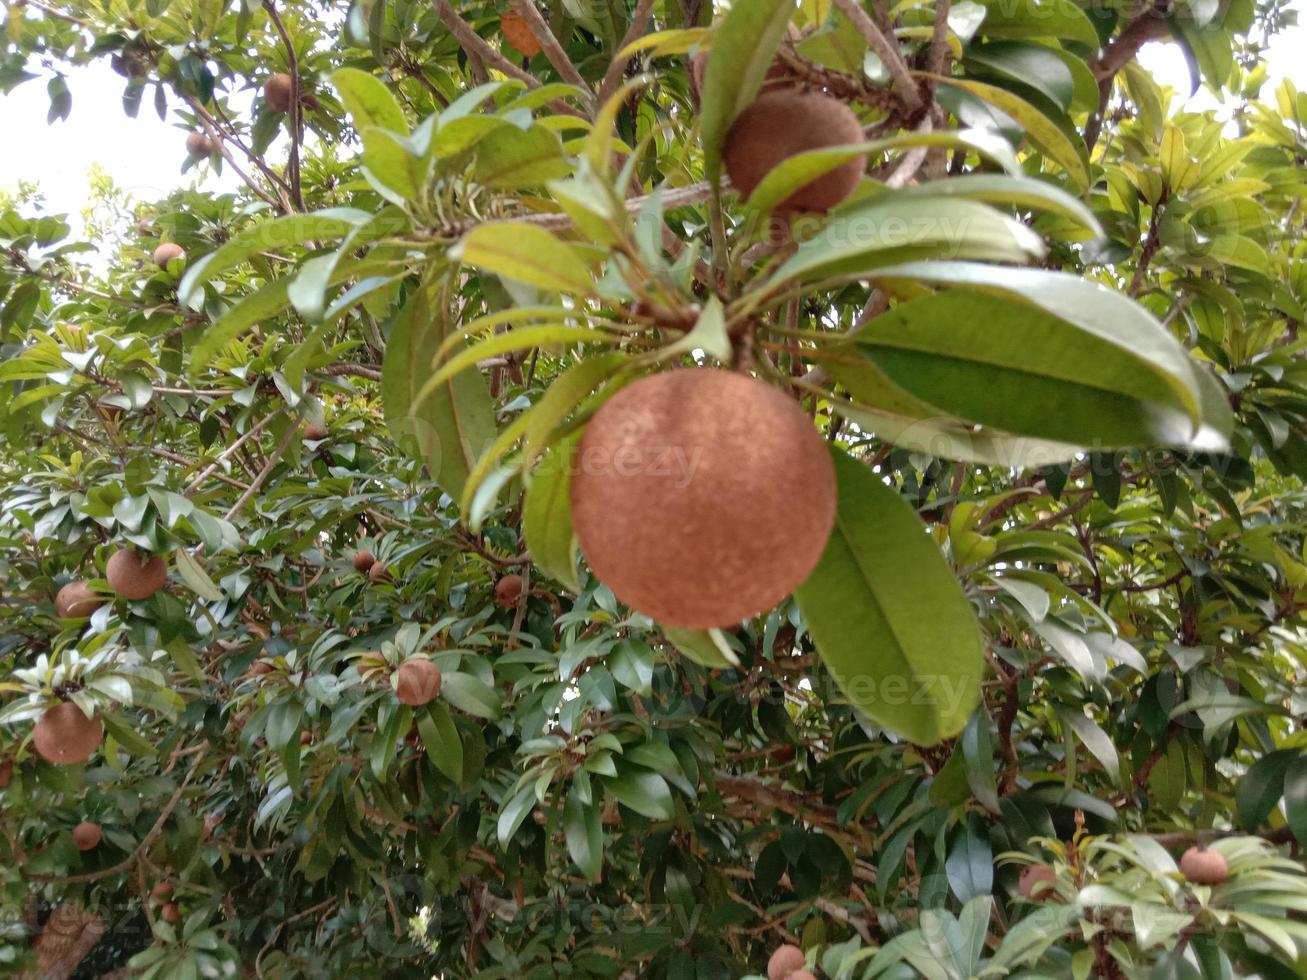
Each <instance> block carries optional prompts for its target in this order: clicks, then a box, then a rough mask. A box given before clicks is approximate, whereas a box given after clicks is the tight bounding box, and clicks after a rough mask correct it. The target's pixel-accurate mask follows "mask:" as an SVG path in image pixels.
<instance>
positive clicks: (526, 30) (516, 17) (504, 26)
mask: <svg viewBox="0 0 1307 980" xmlns="http://www.w3.org/2000/svg"><path fill="white" fill-rule="evenodd" d="M499 32H500V33H501V34H503V35H504V40H505V41H507V42H508V43H509V44H511V45H512V46H513V47H515V48H516V49H517V50H518V51H519V52H520V53H521V54H523V55H524V56H526V57H528V58H534V57H535V56H536V55H538V54H539V53H540V42H539V41H537V40H536V36H535V35H534V34H532V33H531V28H530V27H528V26H527V23H526V20H525V19H524V18H523V17H522V15H521V14H519V13H517V11H514V10H510V11H508V12H507V13H505V14H503V15H502V16H500V18H499Z"/></svg>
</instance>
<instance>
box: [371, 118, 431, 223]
mask: <svg viewBox="0 0 1307 980" xmlns="http://www.w3.org/2000/svg"><path fill="white" fill-rule="evenodd" d="M360 135H362V137H363V155H362V157H361V162H362V165H363V172H364V175H365V176H367V177H368V178H369V180H370V181H371V183H372V185H373V186H374V187H375V188H376V189H377V191H378V192H380V193H381V194H382V195H383V196H384V197H385V198H386V199H387V200H388V201H390V202H391V203H392V204H396V205H400V206H403V205H406V204H407V203H408V202H410V201H416V200H418V199H419V198H421V196H422V192H423V188H424V186H425V185H426V182H427V163H426V162H425V161H423V160H422V159H420V158H419V157H418V156H417V155H416V154H414V153H413V151H412V149H411V148H410V147H409V145H408V141H407V140H406V139H404V137H402V136H397V135H396V134H395V133H392V132H391V131H390V130H388V129H379V128H377V127H375V126H372V127H369V128H367V129H365V130H363V132H362V133H361V134H360Z"/></svg>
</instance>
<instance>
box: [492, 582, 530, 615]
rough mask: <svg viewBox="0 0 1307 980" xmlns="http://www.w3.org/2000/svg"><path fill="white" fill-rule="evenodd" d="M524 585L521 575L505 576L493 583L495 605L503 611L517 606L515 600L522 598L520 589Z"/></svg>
mask: <svg viewBox="0 0 1307 980" xmlns="http://www.w3.org/2000/svg"><path fill="white" fill-rule="evenodd" d="M525 585H526V583H525V582H524V581H522V576H521V575H517V574H512V575H505V576H504V577H503V578H501V579H500V580H499V581H498V582H496V583H495V603H496V604H497V605H500V606H503V607H504V608H505V609H511V608H513V607H514V606H516V605H517V600H518V599H520V598H521V597H522V589H523V587H524V586H525Z"/></svg>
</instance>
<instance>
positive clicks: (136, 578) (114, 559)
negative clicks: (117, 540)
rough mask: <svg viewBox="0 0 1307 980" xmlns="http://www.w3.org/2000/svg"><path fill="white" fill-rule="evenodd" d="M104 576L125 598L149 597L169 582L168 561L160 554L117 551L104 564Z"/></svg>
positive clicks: (126, 550) (129, 549) (129, 550)
mask: <svg viewBox="0 0 1307 980" xmlns="http://www.w3.org/2000/svg"><path fill="white" fill-rule="evenodd" d="M104 577H105V578H106V579H108V581H109V588H111V589H113V590H114V591H115V592H117V593H118V594H119V595H120V596H122V597H123V598H124V599H148V598H150V596H152V595H154V594H155V593H156V592H158V591H159V590H160V589H162V588H163V587H164V586H165V585H167V584H168V563H167V562H166V561H164V560H163V558H161V557H159V556H157V555H156V556H155V557H153V558H148V559H147V558H146V557H145V556H144V555H142V554H141V553H140V552H139V551H135V550H133V549H131V548H123V549H121V550H120V551H115V552H114V553H113V554H112V555H111V556H110V557H109V561H108V562H107V563H106V564H105V566H104Z"/></svg>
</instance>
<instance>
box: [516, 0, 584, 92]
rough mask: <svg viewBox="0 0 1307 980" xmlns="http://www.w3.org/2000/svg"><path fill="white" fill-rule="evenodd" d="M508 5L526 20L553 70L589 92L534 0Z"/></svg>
mask: <svg viewBox="0 0 1307 980" xmlns="http://www.w3.org/2000/svg"><path fill="white" fill-rule="evenodd" d="M509 6H511V7H512V8H513V9H514V10H515V11H517V14H518V16H520V17H521V18H522V20H523V21H525V22H526V26H527V28H528V29H529V30H530V31H531V33H532V34H533V35H535V39H536V40H537V41H538V42H539V43H540V50H541V51H542V52H543V53H544V56H545V58H547V59H548V60H549V63H550V64H551V65H553V66H554V70H555V71H556V72H558V74H559V75H560V76H562V79H563V81H565V82H567V83H568V84H569V85H575V86H576V87H577V88H579V89H581V90H582V91H585V92H589V91H590V86H589V85H587V84H586V81H585V79H584V78H582V77H581V73H580V72H579V71H578V70H577V68H576V65H574V64H572V59H571V58H569V57H568V56H567V52H566V51H564V50H563V46H562V45H561V44H559V43H558V38H556V37H554V32H553V31H551V30H550V29H549V25H548V24H547V23H545V19H544V18H543V17H541V16H540V11H539V10H537V9H536V5H535V0H511V3H510V4H509Z"/></svg>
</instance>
